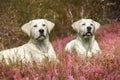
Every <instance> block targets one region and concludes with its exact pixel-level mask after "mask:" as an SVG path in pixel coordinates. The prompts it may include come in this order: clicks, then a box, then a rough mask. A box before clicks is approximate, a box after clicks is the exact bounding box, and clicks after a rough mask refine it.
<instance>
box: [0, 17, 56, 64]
mask: <svg viewBox="0 0 120 80" xmlns="http://www.w3.org/2000/svg"><path fill="white" fill-rule="evenodd" d="M54 25H55V24H54V23H52V22H50V21H48V20H46V19H35V20H32V21H29V22H28V23H26V24H24V25H23V26H22V30H23V32H25V33H26V34H27V35H28V36H29V37H30V40H29V41H28V43H26V44H24V45H22V46H20V47H17V48H13V49H7V50H3V51H1V52H0V60H3V59H4V60H5V62H6V63H7V64H9V63H10V62H16V61H17V60H21V61H22V62H29V61H32V60H39V61H40V62H42V61H43V60H44V59H48V60H49V61H56V60H58V59H57V56H56V53H55V51H54V48H53V46H52V44H51V42H50V41H49V34H50V32H51V30H52V29H53V27H54Z"/></svg>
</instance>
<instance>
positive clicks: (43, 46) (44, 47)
mask: <svg viewBox="0 0 120 80" xmlns="http://www.w3.org/2000/svg"><path fill="white" fill-rule="evenodd" d="M29 43H32V44H33V45H35V47H37V49H39V50H40V51H42V52H44V53H47V52H48V49H49V46H48V45H49V44H50V42H49V38H46V39H45V40H41V41H37V40H34V39H30V41H29Z"/></svg>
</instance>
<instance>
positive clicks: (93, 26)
mask: <svg viewBox="0 0 120 80" xmlns="http://www.w3.org/2000/svg"><path fill="white" fill-rule="evenodd" d="M72 27H73V29H74V30H75V31H77V33H79V34H80V35H81V36H82V37H84V38H89V37H92V36H93V35H94V34H95V32H96V31H97V30H98V29H99V27H100V23H98V22H96V21H94V20H92V19H81V20H79V21H76V22H74V23H73V24H72Z"/></svg>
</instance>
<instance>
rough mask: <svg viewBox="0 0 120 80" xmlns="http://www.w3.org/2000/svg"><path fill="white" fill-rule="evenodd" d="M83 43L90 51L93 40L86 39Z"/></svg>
mask: <svg viewBox="0 0 120 80" xmlns="http://www.w3.org/2000/svg"><path fill="white" fill-rule="evenodd" d="M82 45H83V47H84V48H85V49H86V50H87V51H90V50H91V45H92V42H91V40H90V39H85V40H82Z"/></svg>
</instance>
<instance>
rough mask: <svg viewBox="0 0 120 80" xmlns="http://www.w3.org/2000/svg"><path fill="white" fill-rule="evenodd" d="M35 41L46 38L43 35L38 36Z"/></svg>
mask: <svg viewBox="0 0 120 80" xmlns="http://www.w3.org/2000/svg"><path fill="white" fill-rule="evenodd" d="M36 39H37V40H43V39H46V36H45V35H40V36H39V37H37V38H36Z"/></svg>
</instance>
